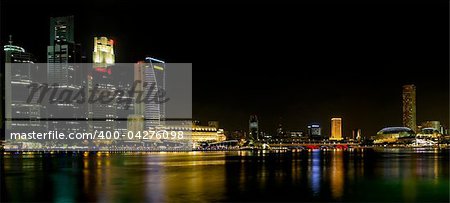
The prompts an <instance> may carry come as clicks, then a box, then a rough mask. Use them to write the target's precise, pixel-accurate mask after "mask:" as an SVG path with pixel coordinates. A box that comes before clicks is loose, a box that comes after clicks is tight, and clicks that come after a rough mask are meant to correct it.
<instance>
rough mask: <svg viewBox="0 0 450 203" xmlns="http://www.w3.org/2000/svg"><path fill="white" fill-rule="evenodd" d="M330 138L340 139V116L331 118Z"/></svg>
mask: <svg viewBox="0 0 450 203" xmlns="http://www.w3.org/2000/svg"><path fill="white" fill-rule="evenodd" d="M330 140H336V141H339V140H342V118H332V119H331V137H330Z"/></svg>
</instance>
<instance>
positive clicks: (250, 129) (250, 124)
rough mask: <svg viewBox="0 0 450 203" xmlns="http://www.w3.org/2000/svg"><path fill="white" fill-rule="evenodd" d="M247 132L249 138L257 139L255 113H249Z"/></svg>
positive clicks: (256, 118) (257, 127)
mask: <svg viewBox="0 0 450 203" xmlns="http://www.w3.org/2000/svg"><path fill="white" fill-rule="evenodd" d="M248 132H249V135H250V139H252V140H259V126H258V117H257V116H256V115H251V116H250V119H249V120H248Z"/></svg>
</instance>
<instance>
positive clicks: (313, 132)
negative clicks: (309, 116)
mask: <svg viewBox="0 0 450 203" xmlns="http://www.w3.org/2000/svg"><path fill="white" fill-rule="evenodd" d="M308 135H309V137H310V138H311V139H322V129H321V128H320V125H319V124H311V125H308Z"/></svg>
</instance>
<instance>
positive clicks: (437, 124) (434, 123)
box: [420, 121, 442, 133]
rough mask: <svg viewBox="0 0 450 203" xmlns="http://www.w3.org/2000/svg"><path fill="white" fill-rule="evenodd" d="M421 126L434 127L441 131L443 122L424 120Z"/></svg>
mask: <svg viewBox="0 0 450 203" xmlns="http://www.w3.org/2000/svg"><path fill="white" fill-rule="evenodd" d="M420 127H421V128H433V129H435V130H437V131H441V122H439V121H425V122H422V124H421V125H420ZM441 133H442V132H441Z"/></svg>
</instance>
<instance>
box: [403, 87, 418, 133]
mask: <svg viewBox="0 0 450 203" xmlns="http://www.w3.org/2000/svg"><path fill="white" fill-rule="evenodd" d="M402 95H403V126H404V127H408V128H410V129H412V130H413V131H414V132H416V131H417V124H416V86H414V85H404V86H403V94H402Z"/></svg>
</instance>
